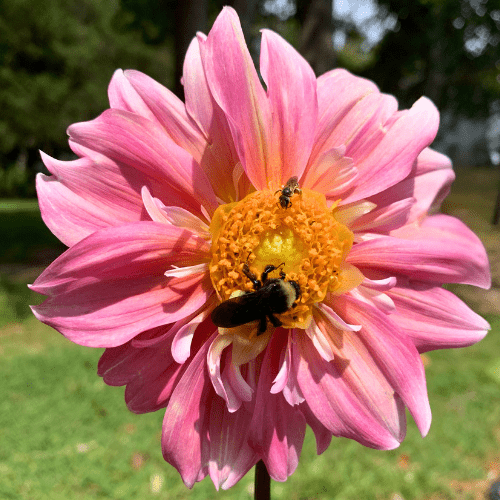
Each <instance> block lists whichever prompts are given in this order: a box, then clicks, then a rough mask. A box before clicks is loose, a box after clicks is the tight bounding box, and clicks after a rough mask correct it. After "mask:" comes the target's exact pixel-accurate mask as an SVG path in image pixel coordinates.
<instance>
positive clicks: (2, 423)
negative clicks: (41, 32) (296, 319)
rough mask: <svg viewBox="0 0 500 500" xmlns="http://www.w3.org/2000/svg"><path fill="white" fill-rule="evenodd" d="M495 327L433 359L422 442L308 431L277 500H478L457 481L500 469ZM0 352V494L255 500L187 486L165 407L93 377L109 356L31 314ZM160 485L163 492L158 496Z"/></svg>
mask: <svg viewBox="0 0 500 500" xmlns="http://www.w3.org/2000/svg"><path fill="white" fill-rule="evenodd" d="M490 320H491V322H492V327H493V330H492V332H491V333H490V335H489V336H487V337H486V339H485V340H484V341H482V342H481V343H479V344H477V345H476V346H473V347H471V348H468V349H459V350H454V351H439V352H433V353H429V354H427V355H426V362H427V363H428V366H427V380H428V389H429V397H430V401H431V407H432V410H433V415H434V418H433V424H432V427H431V430H430V432H429V435H428V436H427V437H426V438H425V439H422V438H421V437H420V435H419V434H418V431H417V430H416V427H415V425H414V424H413V422H412V421H411V422H410V424H409V428H408V435H407V438H406V440H405V441H404V442H403V444H402V445H401V447H400V448H398V449H397V450H393V451H389V452H383V451H376V450H370V449H367V448H364V447H362V446H360V445H358V444H357V443H355V442H352V441H348V440H346V439H334V440H333V442H332V445H331V446H330V448H329V449H328V450H327V451H326V452H325V453H324V454H323V455H321V456H317V455H316V452H315V443H314V438H313V436H312V435H311V433H308V435H307V437H306V442H305V445H304V449H303V452H302V457H301V461H300V464H299V467H298V469H297V471H296V473H295V474H294V475H293V476H292V477H291V478H290V479H289V480H288V481H287V482H286V483H273V498H274V499H286V500H301V499H306V498H311V499H313V498H314V499H323V498H324V499H328V498H335V499H337V500H340V499H345V500H351V499H364V498H367V499H368V498H370V499H371V498H375V499H389V498H392V497H393V496H394V494H395V493H398V494H399V495H401V496H402V497H403V498H404V499H405V500H410V499H424V498H443V499H450V500H451V499H455V498H463V499H466V498H474V497H473V496H470V497H469V496H467V495H464V496H460V495H458V494H457V487H456V486H454V487H452V486H450V485H453V484H455V483H453V481H455V482H463V483H464V484H472V485H476V484H477V485H479V486H478V487H481V485H482V482H484V481H485V478H486V477H487V475H488V472H490V471H491V470H497V471H498V467H500V452H499V449H500V373H499V370H500V335H499V333H500V318H495V317H493V318H490ZM0 348H1V354H2V364H1V365H0V376H1V378H2V380H4V381H8V384H7V386H5V384H4V385H3V387H4V390H5V389H7V390H6V392H5V393H3V394H1V397H0V443H1V445H0V472H1V474H2V481H0V498H2V499H18V498H19V499H20V498H30V499H33V500H36V499H46V498H50V499H68V498H71V499H79V498H82V499H87V498H89V499H94V498H96V499H97V498H112V499H135V498H141V499H142V498H143V499H149V498H169V499H183V498H194V499H204V498H215V497H216V496H217V497H218V498H232V499H240V498H242V499H243V498H251V495H250V491H251V486H252V474H248V475H247V477H245V478H244V479H243V480H242V481H241V482H240V483H239V484H238V485H237V486H236V487H235V488H233V489H231V490H229V491H228V492H222V493H218V494H216V492H215V490H214V488H213V485H212V484H211V482H210V481H209V480H205V481H203V482H202V483H199V484H197V485H195V487H194V488H193V490H191V491H189V490H187V489H186V488H185V487H184V486H183V484H182V482H181V480H180V478H179V476H178V474H177V472H176V471H175V470H174V469H173V468H172V467H171V466H170V465H168V464H166V463H165V462H164V461H163V459H162V457H161V451H160V442H159V439H160V429H161V422H162V412H157V413H155V414H148V415H139V416H138V415H133V414H131V413H130V412H128V411H127V409H126V407H125V404H124V401H123V389H121V388H115V387H107V386H106V385H105V384H104V383H103V382H102V380H101V379H100V378H98V377H97V376H96V374H95V372H96V365H97V361H98V358H99V355H100V352H101V350H93V349H88V348H83V347H79V346H75V345H73V344H71V343H70V342H68V341H66V340H65V339H64V338H62V337H61V336H59V335H58V334H56V333H55V332H53V331H52V330H50V329H49V328H47V327H45V326H43V325H40V324H38V323H37V322H36V321H35V320H34V319H32V318H30V319H28V320H26V321H24V322H22V323H20V324H17V325H12V326H11V327H10V328H4V329H3V334H2V338H1V339H0ZM495 464H496V465H495ZM495 467H497V469H495ZM154 478H160V479H156V480H157V481H161V491H160V495H158V494H155V493H153V492H152V491H151V484H152V482H153V481H154V480H155V479H154ZM460 484H461V483H460ZM437 494H439V495H440V496H439V497H437V496H435V497H433V495H437Z"/></svg>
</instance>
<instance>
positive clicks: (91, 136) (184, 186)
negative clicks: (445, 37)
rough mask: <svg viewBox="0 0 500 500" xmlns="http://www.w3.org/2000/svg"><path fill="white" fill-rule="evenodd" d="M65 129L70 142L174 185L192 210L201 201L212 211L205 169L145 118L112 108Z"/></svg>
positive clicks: (214, 204)
mask: <svg viewBox="0 0 500 500" xmlns="http://www.w3.org/2000/svg"><path fill="white" fill-rule="evenodd" d="M68 132H69V134H70V137H71V139H72V141H73V142H76V143H77V144H80V145H81V146H84V147H85V148H89V149H92V150H94V151H96V152H97V153H99V154H102V155H105V156H107V157H108V158H110V159H111V160H113V161H116V162H118V163H120V164H125V165H127V166H129V167H135V168H136V169H138V170H140V171H141V172H142V173H143V174H145V175H147V176H150V177H152V178H154V179H156V180H157V181H158V182H160V183H162V184H163V185H165V186H166V187H168V188H170V190H172V188H173V189H174V190H175V191H177V198H179V197H180V198H181V199H182V201H183V204H182V205H183V207H184V208H188V209H191V211H192V212H194V213H200V205H204V206H205V207H206V208H207V209H208V210H212V211H213V210H215V208H216V207H217V206H218V203H217V200H216V198H215V194H214V192H213V190H212V187H211V186H210V183H209V181H208V179H207V177H206V175H205V173H204V172H203V171H202V170H201V168H200V167H199V165H198V164H197V163H196V162H195V161H194V159H193V158H192V156H190V155H189V154H188V153H187V152H186V151H185V150H184V149H182V148H180V147H179V146H177V145H176V144H175V143H174V142H172V141H171V140H170V139H169V138H168V137H167V135H166V134H165V133H164V132H163V130H161V129H160V128H159V127H158V126H156V125H155V124H153V123H152V122H150V121H149V120H147V119H145V118H142V117H140V116H138V115H135V114H131V113H129V112H126V111H121V110H116V109H111V110H107V111H105V112H104V113H103V114H102V115H101V116H99V117H98V118H96V119H95V120H92V121H90V122H83V123H77V124H74V125H71V126H70V127H69V129H68ZM167 192H168V191H167ZM174 199H175V198H174Z"/></svg>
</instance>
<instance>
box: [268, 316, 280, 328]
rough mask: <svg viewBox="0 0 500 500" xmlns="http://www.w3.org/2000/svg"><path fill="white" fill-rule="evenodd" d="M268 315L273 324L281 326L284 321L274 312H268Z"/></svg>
mask: <svg viewBox="0 0 500 500" xmlns="http://www.w3.org/2000/svg"><path fill="white" fill-rule="evenodd" d="M267 317H268V318H269V321H270V322H271V323H272V324H273V326H281V325H282V324H283V323H282V322H281V321H280V320H279V319H278V318H277V317H276V316H274V315H273V314H268V315H267Z"/></svg>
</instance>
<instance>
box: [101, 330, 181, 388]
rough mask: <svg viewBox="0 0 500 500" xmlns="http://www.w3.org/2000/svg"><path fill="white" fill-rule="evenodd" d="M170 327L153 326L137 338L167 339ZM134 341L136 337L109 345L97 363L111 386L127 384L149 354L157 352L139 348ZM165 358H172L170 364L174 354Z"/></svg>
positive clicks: (143, 339)
mask: <svg viewBox="0 0 500 500" xmlns="http://www.w3.org/2000/svg"><path fill="white" fill-rule="evenodd" d="M169 328H170V327H169V325H162V326H159V327H156V328H152V329H151V330H147V331H145V332H143V333H141V334H140V335H138V337H137V338H140V339H142V341H143V342H145V341H147V339H149V340H150V341H154V339H156V338H158V337H163V339H164V340H165V339H166V337H165V336H164V334H165V332H167V331H168V329H169ZM171 340H172V339H170V341H171ZM134 341H135V339H134V340H133V341H129V342H126V343H125V344H122V345H119V346H117V347H108V348H107V349H106V350H105V351H104V353H103V354H102V356H101V358H100V359H99V363H98V365H97V374H98V375H99V376H100V377H103V379H104V382H105V383H106V384H108V385H111V386H121V385H125V384H127V383H128V382H130V380H132V379H133V378H134V377H135V376H136V373H137V371H138V370H139V369H140V367H142V366H143V364H144V359H146V358H148V357H149V354H151V353H155V352H157V351H152V350H149V351H148V350H142V349H138V348H136V347H135V344H134ZM144 354H146V356H145V357H143V355H144ZM165 359H166V360H168V359H170V361H166V365H167V366H168V364H169V363H170V362H171V361H172V359H173V358H172V356H166V357H165Z"/></svg>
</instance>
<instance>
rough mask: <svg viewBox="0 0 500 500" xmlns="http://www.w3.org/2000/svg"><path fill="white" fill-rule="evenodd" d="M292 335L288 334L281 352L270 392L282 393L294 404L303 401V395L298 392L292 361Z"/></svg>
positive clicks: (289, 402)
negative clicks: (280, 358)
mask: <svg viewBox="0 0 500 500" xmlns="http://www.w3.org/2000/svg"><path fill="white" fill-rule="evenodd" d="M291 349H292V337H291V335H290V334H288V343H287V347H286V350H285V351H284V353H282V360H281V368H280V370H279V372H278V375H276V378H275V379H274V380H273V386H272V387H271V391H270V392H271V394H278V393H279V392H282V393H283V396H284V398H285V399H286V401H287V402H288V404H289V405H291V406H295V405H298V404H300V403H302V402H303V401H304V396H303V395H302V393H301V392H300V388H299V386H298V383H297V378H296V375H295V374H296V371H297V370H296V367H295V366H293V362H292V357H291V356H292V354H291Z"/></svg>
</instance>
